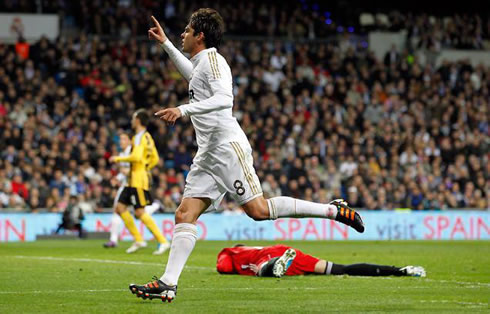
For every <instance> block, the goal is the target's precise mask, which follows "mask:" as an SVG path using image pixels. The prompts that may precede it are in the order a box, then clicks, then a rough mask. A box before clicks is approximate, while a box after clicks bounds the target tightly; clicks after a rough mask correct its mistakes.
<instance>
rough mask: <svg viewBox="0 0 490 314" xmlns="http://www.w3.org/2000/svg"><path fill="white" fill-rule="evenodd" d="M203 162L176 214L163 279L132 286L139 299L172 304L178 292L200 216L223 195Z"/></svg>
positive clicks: (195, 168)
mask: <svg viewBox="0 0 490 314" xmlns="http://www.w3.org/2000/svg"><path fill="white" fill-rule="evenodd" d="M199 161H200V160H199V159H198V158H195V159H194V163H193V164H192V166H191V171H190V172H189V174H188V175H187V178H186V185H185V190H184V198H183V200H182V203H181V204H180V205H179V207H178V208H177V211H176V212H175V228H174V232H173V238H172V244H171V248H170V254H169V257H168V262H167V266H166V269H165V273H164V274H163V276H162V277H161V278H160V279H159V280H156V283H157V285H158V286H157V287H155V283H153V284H152V286H150V285H149V284H148V285H147V286H141V285H133V284H132V285H130V286H129V288H130V290H131V292H133V293H134V294H136V295H137V296H138V297H144V296H146V294H148V297H150V298H152V297H160V298H161V299H162V300H163V301H169V302H170V301H172V300H173V299H174V298H175V295H176V293H177V284H178V281H179V277H180V274H181V273H182V270H183V269H184V265H185V263H186V262H187V259H188V258H189V256H190V254H191V253H192V250H193V249H194V246H195V244H196V241H197V227H196V222H197V219H198V218H199V216H200V215H201V214H202V213H203V212H204V211H205V210H206V209H207V208H208V207H209V206H210V205H211V203H212V200H216V199H218V198H219V197H220V195H221V192H220V191H219V189H218V186H217V185H216V182H215V181H214V179H213V177H212V176H211V175H210V174H209V173H207V172H205V171H203V170H202V169H200V168H199V167H198V166H197V164H199Z"/></svg>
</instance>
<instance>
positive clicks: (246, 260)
mask: <svg viewBox="0 0 490 314" xmlns="http://www.w3.org/2000/svg"><path fill="white" fill-rule="evenodd" d="M289 248H291V247H290V246H286V245H280V244H279V245H273V246H266V247H253V246H239V247H234V248H225V249H223V250H222V251H221V252H220V253H219V254H218V261H217V264H216V268H217V270H218V272H220V273H222V274H240V275H249V276H255V273H254V272H253V271H252V270H251V269H250V264H255V265H257V266H260V265H262V264H263V263H265V262H267V261H269V260H270V259H272V258H274V257H279V256H281V255H282V254H284V252H285V251H286V250H287V249H289ZM295 250H296V249H295ZM318 261H319V259H318V258H316V257H313V256H311V255H308V254H305V253H303V252H301V251H300V250H296V258H295V259H294V261H293V263H292V264H291V266H290V267H289V268H288V270H287V272H286V276H294V275H304V274H307V273H313V272H314V270H315V265H316V263H317V262H318Z"/></svg>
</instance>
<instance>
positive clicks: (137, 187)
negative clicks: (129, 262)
mask: <svg viewBox="0 0 490 314" xmlns="http://www.w3.org/2000/svg"><path fill="white" fill-rule="evenodd" d="M148 123H149V116H148V114H147V113H146V112H145V111H144V110H143V109H139V110H137V111H136V112H135V113H134V114H133V118H132V120H131V125H132V127H133V129H134V131H135V132H136V135H135V136H133V139H132V141H131V142H132V143H131V154H130V155H129V156H112V157H111V158H110V159H109V161H111V162H129V164H130V172H129V180H128V181H129V182H128V185H127V186H125V187H124V189H123V190H122V192H121V195H120V196H119V200H118V203H117V205H116V212H117V213H118V214H119V216H121V218H122V220H123V221H124V224H125V225H126V228H127V229H128V230H129V232H130V233H131V234H132V235H133V237H134V240H135V242H134V243H133V244H132V245H131V246H130V247H129V248H128V250H127V251H126V252H128V253H133V252H135V251H137V250H139V249H140V248H143V247H146V245H147V244H146V242H145V241H144V240H143V236H142V235H141V234H140V232H139V231H138V228H136V224H135V223H134V219H133V216H131V214H130V213H129V211H128V206H130V205H132V206H133V207H134V215H135V216H136V218H138V219H139V220H141V221H142V222H143V223H144V224H145V226H146V227H147V228H148V229H149V230H150V231H151V233H152V234H153V236H155V239H156V240H157V241H158V243H159V245H158V249H157V250H156V251H155V252H154V254H162V253H163V252H165V251H166V250H167V249H168V248H169V247H170V245H169V243H168V241H167V239H165V237H164V236H163V234H162V233H161V231H160V229H158V226H157V225H156V224H155V221H154V220H153V218H152V217H151V216H150V215H149V214H148V213H146V212H145V210H144V207H145V206H146V205H148V204H150V203H151V195H150V192H149V189H150V181H151V178H150V170H151V169H152V168H153V167H155V166H156V165H157V164H158V160H159V157H158V152H157V149H156V147H155V143H154V142H153V139H152V138H151V135H150V134H149V133H148V132H147V131H146V127H147V125H148Z"/></svg>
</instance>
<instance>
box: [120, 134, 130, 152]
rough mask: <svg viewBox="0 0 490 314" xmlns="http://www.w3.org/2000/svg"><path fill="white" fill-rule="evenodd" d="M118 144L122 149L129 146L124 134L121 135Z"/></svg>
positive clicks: (127, 138)
mask: <svg viewBox="0 0 490 314" xmlns="http://www.w3.org/2000/svg"><path fill="white" fill-rule="evenodd" d="M119 141H120V144H121V148H122V149H126V147H128V146H129V137H128V136H127V135H126V134H123V135H121V138H120V140H119Z"/></svg>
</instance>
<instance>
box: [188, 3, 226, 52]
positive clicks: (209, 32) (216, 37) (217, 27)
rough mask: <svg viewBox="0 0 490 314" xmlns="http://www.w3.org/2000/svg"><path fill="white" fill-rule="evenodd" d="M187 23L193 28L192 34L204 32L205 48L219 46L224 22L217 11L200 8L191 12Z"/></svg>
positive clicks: (223, 30)
mask: <svg viewBox="0 0 490 314" xmlns="http://www.w3.org/2000/svg"><path fill="white" fill-rule="evenodd" d="M189 25H190V26H191V27H192V28H193V29H194V36H196V35H198V34H199V33H201V32H202V33H203V34H204V44H205V45H206V48H211V47H214V48H219V46H220V45H221V39H222V37H223V33H224V32H225V22H224V21H223V18H222V17H221V15H219V13H218V12H217V11H216V10H214V9H210V8H201V9H199V10H197V11H195V12H194V13H192V15H191V18H190V20H189Z"/></svg>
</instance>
